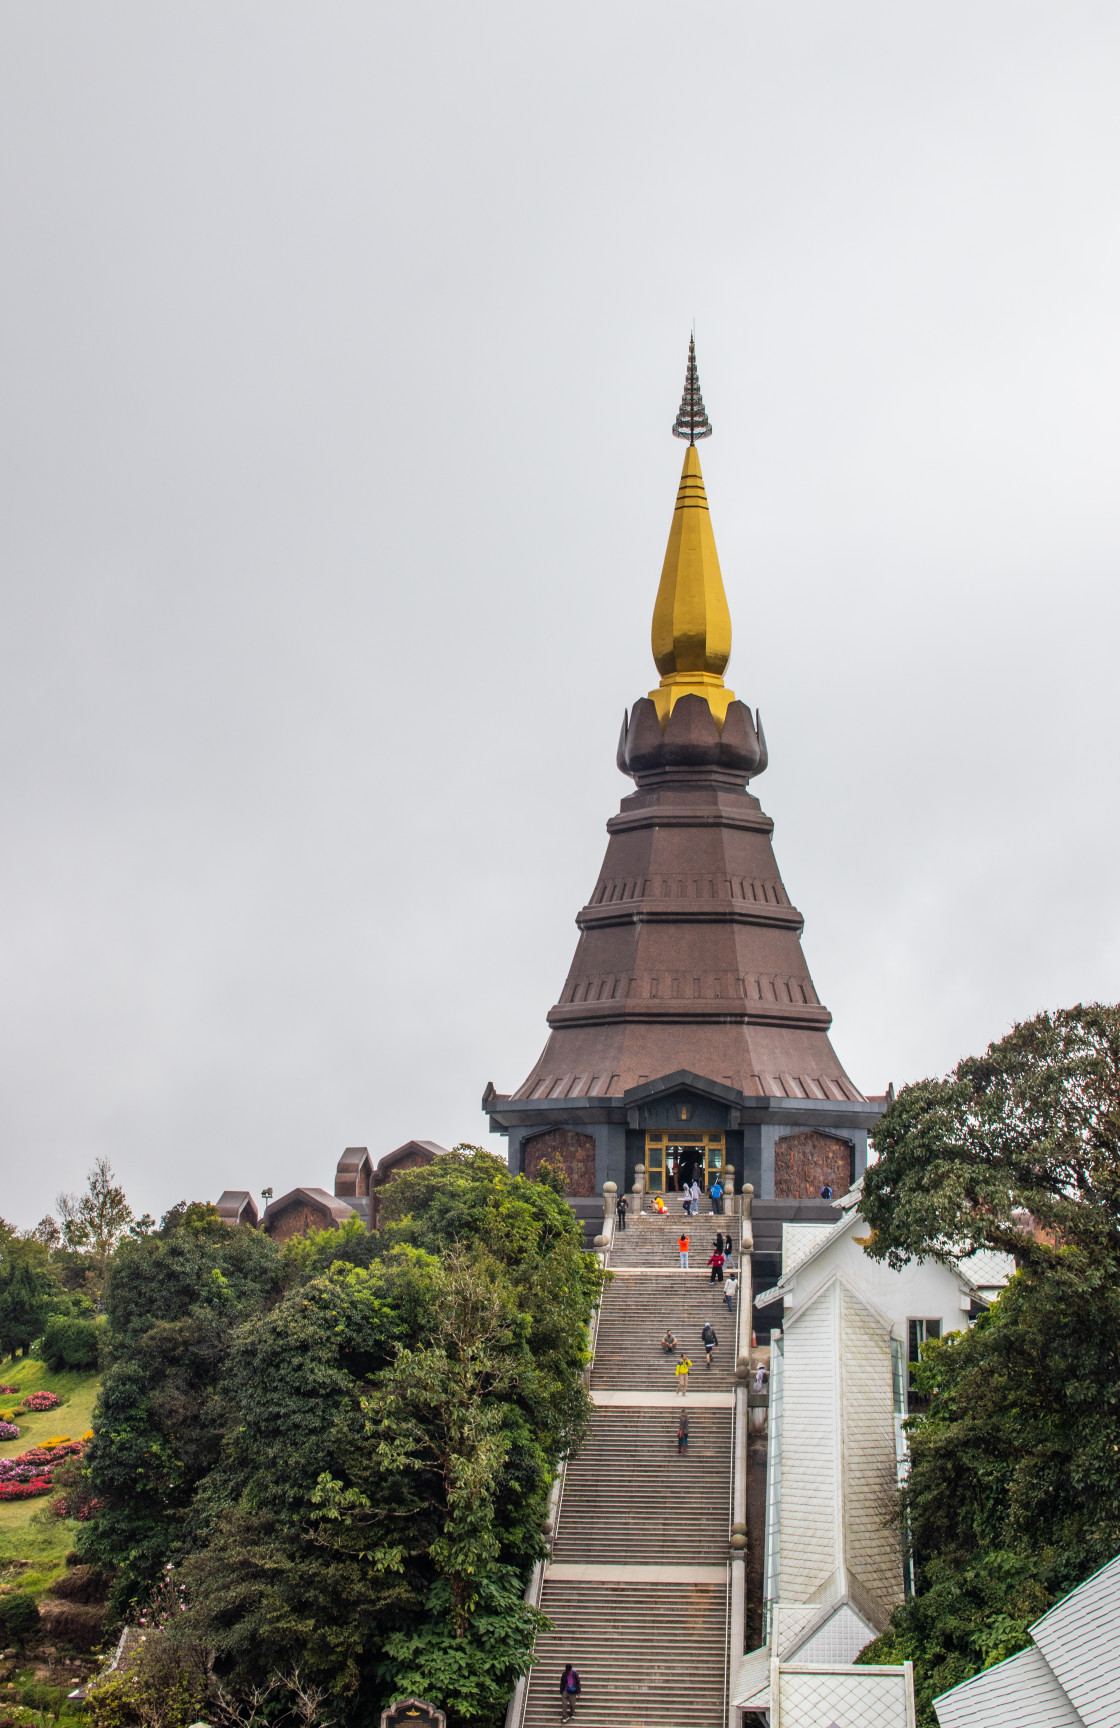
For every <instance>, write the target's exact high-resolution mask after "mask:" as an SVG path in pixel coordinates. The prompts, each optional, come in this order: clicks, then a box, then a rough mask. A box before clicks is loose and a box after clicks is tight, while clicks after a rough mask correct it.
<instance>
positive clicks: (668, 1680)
mask: <svg viewBox="0 0 1120 1728" xmlns="http://www.w3.org/2000/svg"><path fill="white" fill-rule="evenodd" d="M541 1607H542V1608H543V1610H544V1612H545V1613H546V1614H547V1615H548V1616H549V1618H550V1619H552V1620H553V1621H554V1623H555V1625H556V1631H555V1632H550V1633H545V1634H543V1635H542V1636H541V1637H540V1638H539V1639H538V1640H537V1660H536V1665H535V1666H534V1669H533V1674H532V1677H531V1680H530V1685H529V1696H528V1700H527V1707H526V1713H525V1723H526V1728H544V1725H545V1724H548V1725H550V1728H551V1725H552V1724H555V1723H557V1722H558V1721H559V1716H560V1693H559V1682H560V1672H561V1669H562V1668H563V1666H564V1663H565V1662H574V1663H575V1665H576V1667H577V1668H578V1669H579V1671H580V1679H581V1682H582V1686H583V1692H582V1696H581V1698H580V1703H579V1705H578V1708H577V1713H576V1722H577V1724H579V1723H582V1724H584V1728H608V1724H610V1725H611V1728H618V1725H619V1724H625V1725H626V1728H645V1725H646V1724H648V1725H649V1728H654V1725H655V1724H656V1728H666V1725H667V1724H668V1725H669V1728H721V1723H722V1718H723V1708H724V1705H723V1700H724V1648H725V1636H726V1633H725V1624H726V1592H725V1589H723V1588H721V1587H719V1586H715V1585H695V1584H694V1585H673V1584H640V1585H633V1584H601V1583H587V1584H580V1585H574V1584H571V1583H557V1584H551V1583H549V1582H548V1581H546V1583H545V1588H544V1593H543V1597H542V1601H541Z"/></svg>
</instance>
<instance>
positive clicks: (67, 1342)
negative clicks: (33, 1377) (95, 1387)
mask: <svg viewBox="0 0 1120 1728" xmlns="http://www.w3.org/2000/svg"><path fill="white" fill-rule="evenodd" d="M99 1332H100V1328H99V1326H98V1323H97V1321H96V1320H82V1319H79V1318H77V1317H75V1316H74V1315H70V1314H55V1315H54V1316H53V1317H52V1318H51V1319H50V1320H48V1321H47V1329H46V1331H45V1332H44V1333H43V1342H42V1344H41V1345H40V1346H39V1348H40V1350H41V1351H42V1355H43V1360H44V1361H45V1362H46V1364H47V1367H48V1368H50V1370H51V1371H52V1373H55V1374H57V1373H59V1372H60V1370H61V1369H63V1368H96V1367H97V1353H98V1338H99Z"/></svg>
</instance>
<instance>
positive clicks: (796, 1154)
mask: <svg viewBox="0 0 1120 1728" xmlns="http://www.w3.org/2000/svg"><path fill="white" fill-rule="evenodd" d="M852 1156H853V1155H852V1148H851V1146H850V1145H849V1144H848V1142H847V1141H846V1140H838V1139H837V1138H836V1136H835V1135H833V1134H818V1133H817V1132H815V1131H813V1130H810V1131H808V1132H806V1133H804V1134H787V1135H785V1136H784V1138H783V1139H781V1140H777V1141H775V1143H774V1198H775V1200H816V1199H819V1198H820V1192H821V1189H822V1188H826V1187H827V1188H831V1189H832V1192H833V1195H834V1196H835V1197H836V1198H837V1199H839V1197H840V1195H841V1194H846V1193H847V1192H848V1189H849V1188H850V1187H851V1185H852Z"/></svg>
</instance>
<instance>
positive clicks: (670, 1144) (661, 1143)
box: [646, 1130, 727, 1194]
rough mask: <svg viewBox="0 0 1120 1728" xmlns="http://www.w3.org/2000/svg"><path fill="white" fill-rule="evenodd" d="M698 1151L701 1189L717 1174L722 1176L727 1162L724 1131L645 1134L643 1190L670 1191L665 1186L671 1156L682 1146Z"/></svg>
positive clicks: (672, 1165)
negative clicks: (702, 1177)
mask: <svg viewBox="0 0 1120 1728" xmlns="http://www.w3.org/2000/svg"><path fill="white" fill-rule="evenodd" d="M686 1146H687V1147H689V1148H690V1149H691V1150H694V1151H696V1152H699V1153H701V1154H702V1155H703V1160H704V1184H703V1185H704V1189H705V1192H706V1191H707V1190H708V1189H709V1188H710V1187H711V1185H712V1183H713V1182H714V1181H715V1179H716V1177H717V1176H720V1177H722V1176H723V1173H724V1169H725V1168H726V1163H727V1136H726V1134H722V1133H720V1134H705V1133H700V1134H678V1133H676V1132H675V1131H672V1130H666V1132H665V1133H662V1134H652V1133H647V1134H646V1191H647V1192H648V1193H650V1194H670V1193H672V1192H673V1189H672V1187H671V1186H667V1184H668V1182H669V1179H670V1176H671V1174H672V1170H673V1167H674V1158H675V1156H679V1154H680V1152H681V1150H683V1148H684V1147H686Z"/></svg>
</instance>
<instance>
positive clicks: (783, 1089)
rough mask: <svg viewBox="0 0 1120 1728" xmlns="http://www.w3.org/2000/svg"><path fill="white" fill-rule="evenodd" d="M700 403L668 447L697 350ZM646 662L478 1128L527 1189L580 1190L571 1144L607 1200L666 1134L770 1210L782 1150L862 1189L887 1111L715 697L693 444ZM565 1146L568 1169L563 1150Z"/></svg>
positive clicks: (708, 534) (736, 732)
mask: <svg viewBox="0 0 1120 1728" xmlns="http://www.w3.org/2000/svg"><path fill="white" fill-rule="evenodd" d="M690 381H691V384H690ZM690 387H691V390H692V396H690V397H689V401H690V402H691V403H692V407H691V408H690V413H689V415H688V416H687V417H685V418H683V419H682V417H681V416H678V423H677V426H675V427H674V431H675V432H677V434H678V436H685V437H688V436H691V437H692V438H693V439H695V437H701V436H706V435H707V431H708V430H710V427H709V426H708V422H707V418H706V416H705V415H704V414H703V403H702V401H701V399H700V397H699V383H698V380H697V378H696V370H695V351H694V349H693V348H692V347H690V352H689V374H688V379H686V396H688V395H689V389H690ZM696 403H699V408H697V407H696V406H695V404H696ZM682 413H683V410H682ZM705 429H706V430H705ZM653 650H654V658H655V662H656V664H657V667H658V670H659V671H660V673H661V674H662V676H661V680H660V683H659V685H658V687H657V688H656V689H654V690H652V691H650V693H649V696H648V697H642V698H641V699H639V700H638V701H636V702H635V703H634V705H633V707H632V708H631V709H630V711H629V713H628V714H627V715H625V716H624V719H623V724H622V732H621V736H620V738H619V742H618V751H617V763H618V767H619V769H620V770H621V772H622V773H623V774H626V775H628V776H629V777H630V778H631V779H632V780H633V781H634V782H635V786H636V790H635V791H634V792H632V793H631V794H630V795H629V796H628V797H625V798H624V799H623V800H622V804H621V807H620V809H619V813H618V815H617V816H614V817H612V818H611V819H610V820H609V821H608V823H607V833H608V836H609V838H608V841H607V849H606V854H605V856H604V859H603V864H602V867H601V869H600V871H599V875H598V879H597V880H596V882H595V885H594V888H593V889H592V892H591V894H590V896H589V898H588V901H587V904H586V905H585V906H584V907H583V909H582V910H581V911H580V912H579V914H578V915H577V918H576V925H577V927H578V929H579V940H578V942H577V944H576V950H575V954H574V956H573V959H572V964H571V967H570V969H569V972H568V976H567V978H566V980H565V982H564V986H563V988H562V990H561V991H560V995H559V998H558V1000H557V1001H556V1002H555V1003H554V1005H553V1007H552V1008H551V1009H550V1011H549V1014H548V1026H549V1036H548V1040H547V1042H546V1044H545V1046H544V1049H543V1050H542V1052H541V1055H540V1057H539V1059H538V1061H537V1062H536V1063H534V1065H533V1068H532V1070H531V1072H530V1073H529V1074H528V1075H527V1076H526V1078H525V1079H524V1081H523V1082H522V1083H521V1085H520V1086H518V1087H517V1089H516V1090H515V1091H514V1092H512V1093H510V1094H499V1093H497V1092H496V1091H495V1090H494V1088H493V1087H492V1086H490V1087H488V1088H487V1091H486V1094H485V1097H484V1099H483V1108H484V1109H486V1110H487V1111H488V1113H489V1115H490V1120H491V1128H492V1129H494V1130H497V1131H498V1132H502V1133H506V1134H508V1135H509V1141H510V1166H511V1169H514V1170H526V1169H528V1170H529V1171H530V1173H531V1172H532V1169H533V1168H534V1154H533V1153H532V1151H530V1150H528V1147H529V1143H530V1142H531V1141H532V1140H533V1139H534V1138H535V1137H536V1136H538V1135H551V1136H553V1139H551V1140H549V1141H547V1143H545V1144H544V1147H543V1150H544V1152H545V1153H546V1154H547V1155H548V1156H549V1157H552V1158H555V1157H560V1158H561V1161H562V1162H564V1164H565V1168H566V1169H568V1168H569V1167H570V1169H571V1171H575V1170H577V1169H580V1170H584V1171H585V1172H586V1171H589V1170H590V1168H591V1162H592V1160H591V1159H590V1155H589V1154H588V1155H587V1156H583V1154H584V1153H586V1152H587V1147H586V1145H584V1146H580V1147H577V1146H576V1145H575V1144H574V1142H575V1141H577V1140H579V1141H583V1142H590V1141H594V1146H595V1156H594V1159H593V1163H594V1168H595V1178H594V1186H595V1189H596V1190H597V1189H599V1188H601V1186H602V1183H603V1181H604V1180H605V1179H607V1177H608V1176H609V1177H610V1178H611V1179H612V1180H614V1181H616V1182H618V1183H619V1184H620V1185H621V1184H622V1183H623V1182H624V1181H625V1182H626V1183H627V1184H628V1183H629V1181H630V1179H631V1174H632V1170H633V1168H634V1166H635V1164H636V1163H637V1162H640V1161H641V1155H642V1151H643V1148H644V1145H645V1137H646V1135H648V1134H649V1133H659V1132H661V1131H663V1130H666V1129H667V1128H668V1127H669V1126H670V1125H676V1126H675V1127H674V1132H675V1133H676V1134H677V1135H678V1136H680V1135H684V1136H685V1137H687V1135H688V1134H693V1135H694V1136H695V1135H700V1134H701V1130H703V1132H706V1133H708V1134H720V1133H722V1135H723V1136H724V1138H723V1141H722V1145H723V1152H724V1155H725V1157H726V1159H727V1167H728V1168H729V1169H733V1170H734V1171H735V1172H736V1174H737V1176H738V1179H739V1181H740V1182H742V1181H753V1182H754V1184H755V1188H756V1191H757V1192H759V1193H760V1194H761V1195H766V1194H767V1193H769V1194H770V1195H773V1194H774V1192H775V1176H774V1168H775V1164H774V1148H775V1145H776V1144H777V1142H778V1141H779V1140H780V1139H782V1138H787V1139H788V1138H790V1137H791V1136H792V1137H796V1138H797V1139H798V1141H799V1142H803V1141H805V1139H806V1136H807V1135H808V1136H810V1137H812V1136H814V1135H817V1136H818V1137H819V1136H824V1137H825V1138H827V1139H828V1140H829V1143H830V1145H835V1143H836V1140H837V1136H839V1138H840V1140H841V1141H842V1142H843V1143H844V1144H845V1145H847V1146H849V1147H850V1149H851V1154H852V1156H851V1160H850V1165H851V1174H852V1176H853V1178H854V1177H855V1176H856V1175H857V1174H858V1173H859V1171H860V1170H861V1169H862V1167H863V1160H864V1158H865V1156H866V1134H867V1129H868V1128H869V1127H870V1126H871V1124H872V1123H873V1122H874V1121H875V1119H876V1118H877V1117H878V1116H879V1115H880V1114H881V1112H882V1108H883V1103H882V1101H880V1100H876V1101H874V1102H872V1101H870V1100H868V1099H867V1098H866V1097H865V1096H864V1094H863V1092H862V1091H861V1090H860V1088H859V1087H858V1086H857V1085H856V1084H855V1083H854V1081H853V1080H852V1079H851V1078H850V1076H849V1075H848V1074H847V1072H846V1071H845V1069H844V1067H843V1064H842V1063H841V1062H840V1059H839V1057H838V1056H837V1055H836V1052H835V1051H834V1049H833V1047H832V1043H831V1041H830V1037H829V1031H830V1028H831V1025H832V1015H831V1014H830V1013H829V1010H828V1009H827V1008H826V1007H825V1006H824V1004H823V1003H822V1002H821V1001H820V998H819V997H818V995H817V992H816V989H815V988H814V985H813V980H812V977H811V976H810V973H809V968H808V966H807V964H806V961H805V956H804V954H803V952H802V948H801V935H802V930H803V927H804V919H803V917H802V914H801V913H800V912H799V911H798V910H797V908H796V907H794V906H792V905H791V904H790V899H789V895H788V894H787V893H786V890H785V886H784V884H783V882H782V879H781V874H780V872H779V870H778V865H777V861H776V859H775V856H774V850H773V845H772V835H773V830H774V824H773V822H772V821H771V819H770V817H769V816H767V815H766V814H765V812H764V811H763V809H762V807H761V805H760V803H759V800H758V799H757V798H756V797H755V796H754V795H753V793H752V792H751V790H750V783H751V781H752V780H754V779H755V778H757V776H758V775H760V774H761V773H762V772H763V771H764V770H765V768H766V767H767V765H768V760H769V756H768V749H767V743H766V737H765V734H764V732H763V729H762V723H761V719H760V717H759V716H758V715H757V713H755V714H752V712H751V710H750V708H749V707H748V706H747V705H746V704H745V703H743V702H741V701H739V700H738V699H737V698H736V696H735V693H734V691H732V690H729V689H728V688H727V687H726V685H725V683H724V679H723V672H724V669H725V667H726V665H727V661H728V658H729V656H730V652H731V620H730V613H729V611H728V607H727V601H726V596H725V594H724V590H723V582H722V576H721V574H720V569H719V560H718V556H717V553H716V547H715V539H714V535H713V532H712V527H711V519H710V515H709V512H708V503H707V496H706V493H705V489H704V482H703V476H702V474H701V471H700V462H699V457H698V455H697V451H696V448H695V443H694V442H690V444H689V448H688V450H687V451H686V453H685V461H684V468H683V471H682V474H681V481H680V486H679V489H678V493H677V502H676V508H675V510H674V517H673V523H672V527H671V529H670V535H669V544H668V548H667V551H666V555H665V564H664V568H663V570H662V574H661V583H660V586H659V589H658V593H657V600H656V604H655V608H654V617H653ZM701 1118H702V1119H703V1120H702V1121H701ZM684 1122H690V1123H692V1125H693V1126H692V1127H691V1128H690V1129H688V1130H685V1129H682V1128H681V1127H680V1126H679V1125H680V1124H681V1123H684ZM565 1134H566V1135H567V1136H568V1137H569V1141H571V1144H568V1143H565V1147H566V1149H565V1148H562V1147H561V1142H560V1140H557V1139H556V1138H555V1136H557V1135H565ZM627 1136H629V1138H627ZM798 1155H799V1156H800V1153H799V1154H798ZM821 1155H822V1148H821V1146H819V1145H818V1146H815V1147H809V1148H808V1149H807V1150H805V1153H804V1157H805V1159H807V1160H808V1161H809V1162H808V1163H807V1164H806V1168H807V1169H808V1168H809V1167H810V1166H812V1167H814V1168H815V1167H816V1165H815V1164H814V1163H813V1160H814V1159H816V1160H817V1162H818V1163H819V1158H820V1156H821ZM829 1156H832V1154H831V1153H829ZM581 1157H582V1163H581V1161H580V1160H581ZM786 1162H787V1163H788V1162H789V1160H788V1158H787V1159H786ZM778 1164H779V1168H783V1167H784V1166H783V1164H782V1159H781V1158H779V1160H778ZM793 1179H795V1178H791V1180H793ZM582 1180H583V1185H584V1186H585V1187H586V1186H587V1184H588V1183H589V1182H590V1176H589V1175H587V1176H586V1177H585V1178H584V1179H582ZM569 1192H570V1193H571V1192H572V1189H571V1188H569Z"/></svg>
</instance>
